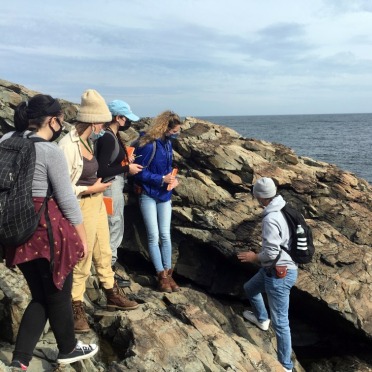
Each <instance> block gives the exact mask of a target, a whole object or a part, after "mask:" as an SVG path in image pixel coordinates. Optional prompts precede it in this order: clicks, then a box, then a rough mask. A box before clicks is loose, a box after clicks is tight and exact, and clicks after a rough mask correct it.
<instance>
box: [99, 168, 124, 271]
mask: <svg viewBox="0 0 372 372" xmlns="http://www.w3.org/2000/svg"><path fill="white" fill-rule="evenodd" d="M123 189H124V174H119V175H117V176H116V178H115V179H114V180H113V181H112V185H111V186H110V187H108V188H107V189H106V190H105V191H104V193H103V195H104V196H109V197H111V198H112V202H113V214H112V215H111V216H110V215H108V223H109V229H110V247H111V252H112V260H111V266H113V265H114V263H115V262H116V261H117V259H118V248H119V247H120V245H121V242H122V241H123V236H124V206H125V201H124V194H123Z"/></svg>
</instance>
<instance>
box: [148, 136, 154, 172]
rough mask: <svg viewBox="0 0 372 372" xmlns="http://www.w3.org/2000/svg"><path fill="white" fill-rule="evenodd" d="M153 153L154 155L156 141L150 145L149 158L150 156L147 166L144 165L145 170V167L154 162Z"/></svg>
mask: <svg viewBox="0 0 372 372" xmlns="http://www.w3.org/2000/svg"><path fill="white" fill-rule="evenodd" d="M155 153H156V141H153V143H152V152H151V156H150V159H149V161H148V162H147V164H146V168H147V167H148V166H149V165H150V164H151V162H152V161H153V160H154V157H155Z"/></svg>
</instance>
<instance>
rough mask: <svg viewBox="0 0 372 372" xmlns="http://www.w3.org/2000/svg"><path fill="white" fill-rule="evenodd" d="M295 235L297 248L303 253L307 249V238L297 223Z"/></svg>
mask: <svg viewBox="0 0 372 372" xmlns="http://www.w3.org/2000/svg"><path fill="white" fill-rule="evenodd" d="M296 236H297V249H299V250H300V251H303V253H304V255H305V254H306V252H305V251H307V238H306V234H305V230H304V229H303V227H302V226H301V225H297V229H296Z"/></svg>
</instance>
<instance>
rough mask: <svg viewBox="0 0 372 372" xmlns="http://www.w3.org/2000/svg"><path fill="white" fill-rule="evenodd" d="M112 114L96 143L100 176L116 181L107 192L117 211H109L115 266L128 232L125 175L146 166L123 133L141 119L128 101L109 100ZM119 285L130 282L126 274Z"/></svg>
mask: <svg viewBox="0 0 372 372" xmlns="http://www.w3.org/2000/svg"><path fill="white" fill-rule="evenodd" d="M107 106H108V108H109V110H110V112H111V115H112V120H111V122H109V123H107V124H106V131H105V133H104V135H103V136H102V137H100V138H99V139H98V140H97V143H96V157H97V160H98V172H97V176H98V177H101V178H102V180H105V179H110V178H112V184H111V186H110V187H108V188H107V189H106V190H105V191H104V195H105V196H108V197H111V198H112V200H113V213H112V215H108V220H109V228H110V246H111V251H112V261H111V263H112V267H113V270H114V271H115V263H116V261H117V258H118V253H117V251H118V248H119V246H120V244H121V242H122V240H123V236H124V194H123V189H124V182H125V175H126V174H130V175H134V174H137V173H138V172H141V171H142V166H141V165H139V164H135V163H133V161H134V158H133V157H132V156H128V152H127V148H126V146H125V143H124V142H123V140H122V139H121V137H120V131H122V130H126V129H128V128H129V127H130V125H131V123H132V121H138V120H139V117H138V116H137V115H135V114H134V113H133V112H132V110H131V109H130V106H129V105H128V103H126V102H124V101H121V100H114V101H112V102H109V103H108V105H107ZM115 279H116V280H117V282H118V284H119V286H120V285H121V284H122V286H126V285H128V283H126V281H125V280H123V278H121V277H120V276H119V275H117V274H116V276H115Z"/></svg>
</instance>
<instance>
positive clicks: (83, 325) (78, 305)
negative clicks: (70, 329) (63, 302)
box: [72, 301, 90, 333]
mask: <svg viewBox="0 0 372 372" xmlns="http://www.w3.org/2000/svg"><path fill="white" fill-rule="evenodd" d="M72 312H73V313H74V330H75V333H87V332H89V331H90V327H89V324H88V319H87V315H86V314H85V310H84V305H83V302H82V301H72Z"/></svg>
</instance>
